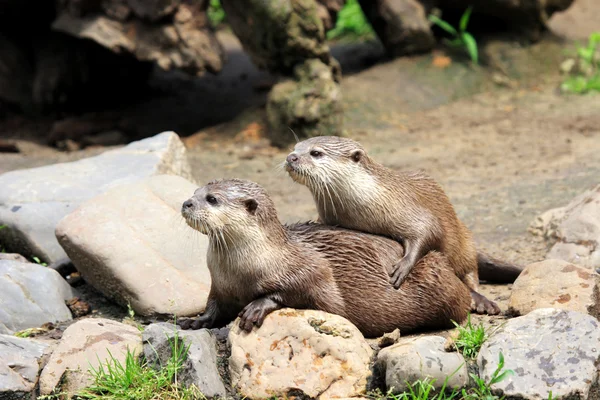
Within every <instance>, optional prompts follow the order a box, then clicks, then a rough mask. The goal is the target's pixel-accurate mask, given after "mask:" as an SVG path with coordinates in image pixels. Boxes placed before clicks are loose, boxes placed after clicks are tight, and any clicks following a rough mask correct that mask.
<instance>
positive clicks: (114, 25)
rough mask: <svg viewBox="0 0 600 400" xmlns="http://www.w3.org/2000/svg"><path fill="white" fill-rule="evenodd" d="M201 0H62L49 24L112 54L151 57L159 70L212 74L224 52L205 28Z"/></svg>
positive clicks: (203, 9) (146, 59) (217, 68)
mask: <svg viewBox="0 0 600 400" xmlns="http://www.w3.org/2000/svg"><path fill="white" fill-rule="evenodd" d="M115 3H117V4H118V6H117V7H115ZM206 3H207V2H205V1H191V2H190V1H185V2H184V1H174V0H168V1H150V2H148V1H141V0H136V1H134V0H129V1H127V2H114V1H111V0H103V1H95V0H65V1H62V2H61V3H60V5H59V7H58V10H57V14H58V15H57V18H56V19H55V20H54V22H53V23H52V29H54V30H56V31H60V32H64V33H67V34H69V35H72V36H74V37H77V38H80V39H89V40H92V41H94V42H96V43H98V44H99V45H101V46H103V47H105V48H107V49H109V50H111V51H112V52H114V53H119V54H127V55H130V56H133V57H135V58H137V59H138V60H140V61H151V62H155V63H156V64H157V65H158V66H159V67H160V68H162V69H164V70H171V69H181V70H184V71H187V72H189V73H190V74H193V75H198V76H199V75H203V74H204V73H206V72H207V71H208V72H212V73H217V72H219V71H220V70H221V69H222V67H223V63H224V61H225V55H224V51H223V48H222V47H221V45H220V44H219V42H218V40H217V39H216V37H215V34H214V31H213V30H212V28H211V27H210V23H209V21H208V17H207V15H206V10H205V7H204V5H206Z"/></svg>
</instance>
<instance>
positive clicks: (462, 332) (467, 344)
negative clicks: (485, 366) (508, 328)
mask: <svg viewBox="0 0 600 400" xmlns="http://www.w3.org/2000/svg"><path fill="white" fill-rule="evenodd" d="M452 323H453V324H454V326H456V329H457V330H458V337H457V338H456V339H455V340H454V346H455V347H456V349H457V350H458V351H459V352H460V353H462V355H463V356H465V357H466V358H467V359H474V358H475V357H477V354H478V353H479V349H481V346H482V345H483V342H485V341H486V339H487V338H488V336H487V333H486V331H485V327H484V326H483V324H482V323H480V324H479V325H477V326H474V325H473V324H472V323H471V314H469V315H468V316H467V323H466V325H465V326H460V325H459V324H457V323H456V322H455V321H452Z"/></svg>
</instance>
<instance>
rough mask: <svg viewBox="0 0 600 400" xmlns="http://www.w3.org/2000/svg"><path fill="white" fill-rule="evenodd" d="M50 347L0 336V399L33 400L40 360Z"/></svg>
mask: <svg viewBox="0 0 600 400" xmlns="http://www.w3.org/2000/svg"><path fill="white" fill-rule="evenodd" d="M49 347H50V345H49V344H47V343H43V342H39V341H36V340H32V339H21V338H18V337H14V336H8V335H0V398H1V399H6V400H12V399H27V398H35V396H34V394H33V393H32V392H33V391H34V389H35V386H36V384H37V381H38V372H39V370H40V363H41V359H42V357H43V356H44V355H46V354H47V352H48V349H49Z"/></svg>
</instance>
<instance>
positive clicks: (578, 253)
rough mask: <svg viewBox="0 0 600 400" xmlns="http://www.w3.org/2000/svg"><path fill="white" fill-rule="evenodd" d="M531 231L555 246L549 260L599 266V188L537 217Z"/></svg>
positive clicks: (589, 266) (548, 255)
mask: <svg viewBox="0 0 600 400" xmlns="http://www.w3.org/2000/svg"><path fill="white" fill-rule="evenodd" d="M529 230H530V232H532V233H533V234H537V235H540V236H542V237H544V239H546V241H547V242H549V243H550V244H551V245H552V248H551V249H550V251H549V252H548V254H547V255H546V258H549V259H550V258H554V259H560V260H565V261H568V262H571V263H574V264H577V265H580V266H583V267H588V268H598V267H600V246H598V243H600V185H598V186H596V187H595V188H593V189H591V190H588V191H586V192H584V193H582V194H580V195H579V196H577V197H575V198H574V199H573V200H572V201H571V202H570V203H569V204H567V205H566V206H565V207H560V208H554V209H552V210H549V211H546V212H545V213H544V214H542V215H540V216H538V217H537V218H536V219H535V220H534V221H533V222H532V223H531V225H530V227H529Z"/></svg>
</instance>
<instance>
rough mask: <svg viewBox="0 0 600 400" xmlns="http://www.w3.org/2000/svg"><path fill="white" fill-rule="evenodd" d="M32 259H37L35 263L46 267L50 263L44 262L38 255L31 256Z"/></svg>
mask: <svg viewBox="0 0 600 400" xmlns="http://www.w3.org/2000/svg"><path fill="white" fill-rule="evenodd" d="M31 259H32V260H33V261H35V263H36V264H40V265H43V266H44V267H47V266H48V264H46V263H45V262H42V260H40V259H39V258H38V257H36V256H32V257H31Z"/></svg>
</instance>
